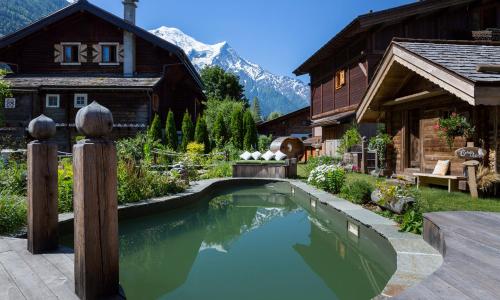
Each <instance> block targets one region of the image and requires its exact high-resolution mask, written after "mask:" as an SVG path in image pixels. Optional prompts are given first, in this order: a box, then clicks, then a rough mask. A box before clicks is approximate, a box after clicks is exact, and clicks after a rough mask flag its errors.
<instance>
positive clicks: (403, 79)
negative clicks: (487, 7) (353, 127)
mask: <svg viewBox="0 0 500 300" xmlns="http://www.w3.org/2000/svg"><path fill="white" fill-rule="evenodd" d="M499 62H500V43H498V42H497V43H495V42H477V41H438V40H435V41H432V40H431V41H422V40H416V41H412V40H395V41H394V42H393V43H392V44H391V46H390V47H389V49H388V50H387V53H386V54H385V57H384V59H383V61H382V63H381V65H380V68H379V69H378V71H377V72H376V74H375V76H374V79H373V82H372V83H371V84H370V87H369V88H368V91H367V93H366V95H365V97H364V99H363V102H362V103H361V105H360V107H359V109H358V111H357V121H358V122H383V123H385V125H386V128H387V131H388V133H389V134H390V135H391V136H392V141H393V144H392V145H391V146H390V147H389V149H388V155H387V157H388V161H387V163H388V165H387V168H388V169H389V170H390V171H392V172H393V173H398V174H408V175H411V174H413V173H419V172H422V173H432V171H433V169H434V167H435V166H436V163H437V162H438V160H450V162H451V164H450V169H449V173H450V175H456V176H462V175H463V174H464V166H463V165H462V163H463V162H464V160H463V159H460V158H458V157H457V156H456V155H455V151H456V150H457V149H459V148H462V147H465V146H466V143H467V142H474V144H475V145H476V146H478V147H481V148H482V149H484V150H486V152H487V153H486V155H485V157H484V161H483V163H484V165H485V166H491V168H492V169H495V170H496V171H497V172H498V170H499V161H498V158H497V153H498V151H499V150H500V144H499V137H500V133H499V129H500V128H499V121H500V114H499V113H500V64H499ZM451 114H457V115H460V116H464V117H466V118H467V120H468V121H469V123H470V124H471V125H473V126H474V127H475V135H474V136H473V137H471V138H470V140H466V139H465V138H464V137H457V138H455V140H454V141H453V145H452V146H451V147H450V146H449V145H448V143H447V142H446V140H445V139H444V138H443V137H442V135H440V132H439V130H440V129H439V128H438V127H437V124H439V120H440V119H443V118H447V117H449V116H450V115H451Z"/></svg>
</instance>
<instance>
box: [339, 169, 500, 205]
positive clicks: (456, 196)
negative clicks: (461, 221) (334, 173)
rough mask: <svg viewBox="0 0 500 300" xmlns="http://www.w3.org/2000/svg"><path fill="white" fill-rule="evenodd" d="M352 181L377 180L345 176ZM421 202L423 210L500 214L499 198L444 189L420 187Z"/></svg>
mask: <svg viewBox="0 0 500 300" xmlns="http://www.w3.org/2000/svg"><path fill="white" fill-rule="evenodd" d="M354 179H364V180H366V181H368V182H371V183H372V184H373V185H375V184H376V182H377V180H380V179H377V178H375V177H373V176H370V175H365V174H358V173H350V174H348V175H347V181H348V182H349V181H352V180H354ZM420 193H421V196H422V200H423V201H424V204H425V206H424V208H423V209H424V210H425V211H426V212H433V211H490V212H500V199H499V198H480V199H477V200H476V199H472V198H471V197H470V195H469V194H467V193H462V192H455V193H448V191H447V190H446V189H444V188H430V187H422V188H421V189H420Z"/></svg>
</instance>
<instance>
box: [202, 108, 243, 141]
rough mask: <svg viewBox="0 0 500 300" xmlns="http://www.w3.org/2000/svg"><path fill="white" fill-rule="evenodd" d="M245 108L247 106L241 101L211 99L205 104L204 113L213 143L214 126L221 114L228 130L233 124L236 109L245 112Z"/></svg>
mask: <svg viewBox="0 0 500 300" xmlns="http://www.w3.org/2000/svg"><path fill="white" fill-rule="evenodd" d="M244 108H245V105H244V103H243V102H241V101H227V100H217V99H209V100H208V101H207V102H205V110H204V111H203V114H204V116H205V122H206V124H207V130H208V134H209V137H210V139H211V140H212V141H215V136H214V124H215V121H216V120H217V118H218V117H219V114H221V113H222V116H223V119H224V120H223V121H224V124H225V126H226V128H227V129H229V127H230V124H231V112H233V111H234V110H235V109H240V110H242V111H243V109H244ZM228 112H229V113H228Z"/></svg>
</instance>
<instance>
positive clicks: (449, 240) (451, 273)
mask: <svg viewBox="0 0 500 300" xmlns="http://www.w3.org/2000/svg"><path fill="white" fill-rule="evenodd" d="M424 231H425V232H424V238H425V240H426V241H427V242H429V243H430V244H431V245H432V246H433V247H434V248H436V249H437V250H438V251H440V252H441V254H442V255H443V256H444V262H443V265H442V266H441V268H439V269H438V270H437V271H436V272H435V273H434V274H432V275H431V276H429V277H428V278H426V279H425V280H424V281H422V283H420V284H418V285H416V286H414V287H412V288H410V289H408V290H406V291H405V292H403V293H402V294H401V295H400V296H398V297H396V298H395V299H412V300H413V299H482V300H484V299H499V295H500V214H495V213H486V212H437V213H430V214H426V215H425V226H424Z"/></svg>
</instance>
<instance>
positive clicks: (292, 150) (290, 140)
mask: <svg viewBox="0 0 500 300" xmlns="http://www.w3.org/2000/svg"><path fill="white" fill-rule="evenodd" d="M270 150H271V151H272V152H277V151H278V150H279V151H281V152H283V153H285V154H286V156H287V158H296V159H297V160H300V159H301V158H302V156H303V155H304V151H305V147H304V143H303V142H302V140H301V139H299V138H295V137H280V138H277V139H275V140H274V141H273V142H272V143H271V146H270Z"/></svg>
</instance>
